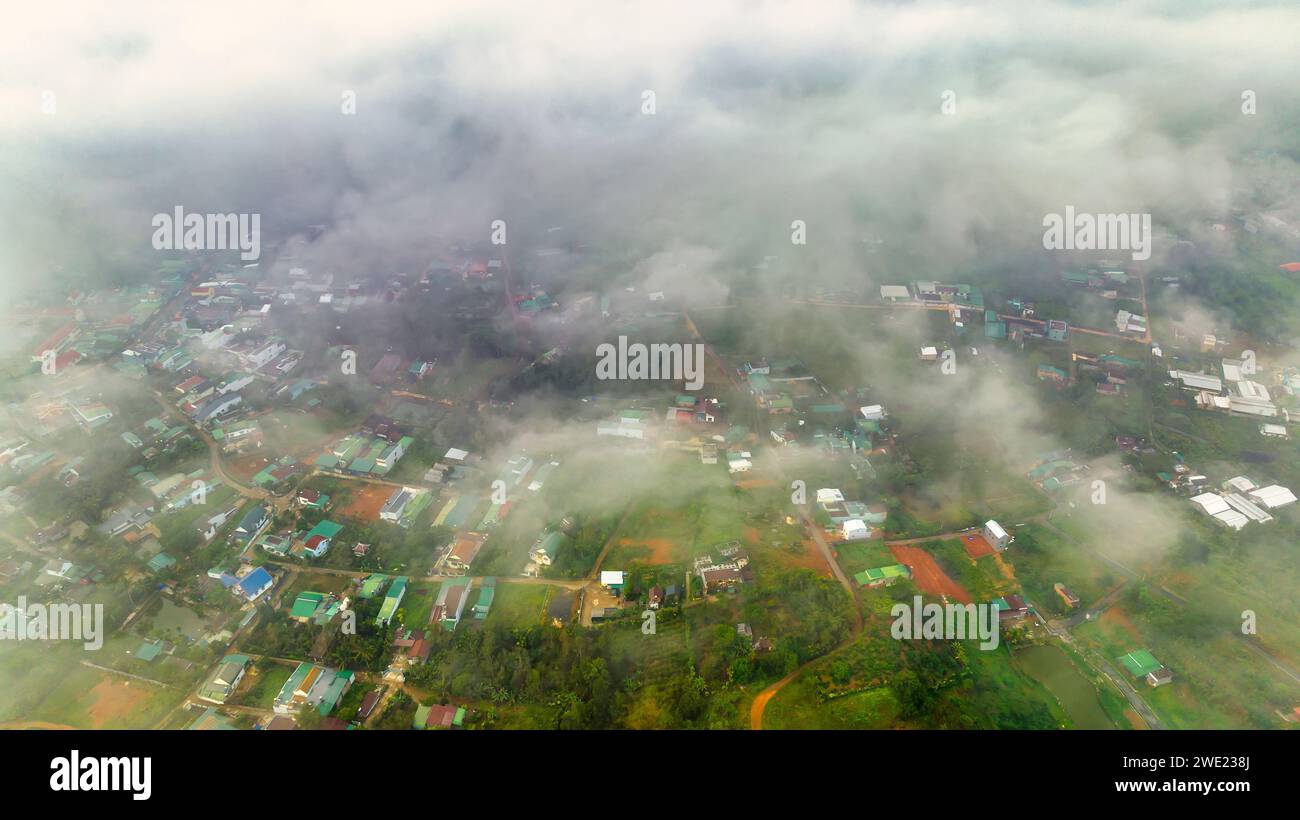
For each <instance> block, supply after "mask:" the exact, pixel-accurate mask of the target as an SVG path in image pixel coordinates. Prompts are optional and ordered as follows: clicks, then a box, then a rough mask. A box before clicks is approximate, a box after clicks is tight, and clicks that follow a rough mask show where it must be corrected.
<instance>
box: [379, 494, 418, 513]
mask: <svg viewBox="0 0 1300 820" xmlns="http://www.w3.org/2000/svg"><path fill="white" fill-rule="evenodd" d="M419 492H420V488H418V487H400V488H398V489H396V490H394V491H393V494H392V495H390V496H389V497H388V500H387V501H386V502H384V506H383V507H382V508H380V510H379V518H380V520H382V521H398V520H399V519H401V517H402V511H403V510H405V509H406V505H407V504H409V503H410V502H411V500H412V499H414V498H415V496H416V495H417V494H418V493H419Z"/></svg>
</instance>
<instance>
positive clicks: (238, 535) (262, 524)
mask: <svg viewBox="0 0 1300 820" xmlns="http://www.w3.org/2000/svg"><path fill="white" fill-rule="evenodd" d="M270 525H271V516H270V515H269V514H268V513H267V509H266V505H264V504H254V505H253V508H252V509H250V510H249V511H248V512H247V513H245V514H244V517H243V518H241V519H239V523H238V524H237V525H235V531H234V532H233V533H232V534H231V535H232V537H233V538H234V540H236V541H238V542H239V543H240V544H248V543H249V542H250V541H252V540H253V539H254V538H257V536H259V535H261V534H262V531H263V530H265V529H266V528H267V527H269V526H270Z"/></svg>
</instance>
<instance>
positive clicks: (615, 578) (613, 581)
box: [600, 569, 623, 587]
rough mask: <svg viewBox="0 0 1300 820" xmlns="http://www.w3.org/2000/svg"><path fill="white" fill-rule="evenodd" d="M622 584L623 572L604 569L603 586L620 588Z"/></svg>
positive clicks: (602, 574)
mask: <svg viewBox="0 0 1300 820" xmlns="http://www.w3.org/2000/svg"><path fill="white" fill-rule="evenodd" d="M622 583H623V573H622V571H621V570H619V571H615V570H608V569H602V570H601V571H600V585H601V586H606V587H609V586H618V585H619V584H622Z"/></svg>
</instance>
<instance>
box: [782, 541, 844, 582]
mask: <svg viewBox="0 0 1300 820" xmlns="http://www.w3.org/2000/svg"><path fill="white" fill-rule="evenodd" d="M781 555H782V557H784V558H785V559H786V560H787V561H789V562H790V563H791V564H793V565H794V566H797V567H804V568H806V569H810V570H812V571H813V572H816V573H817V574H819V575H824V576H826V577H827V578H829V577H831V576H832V575H833V574H834V573H832V572H831V568H830V565H828V564H827V563H826V558H825V556H823V555H822V551H821V548H819V547H818V546H817V542H816V541H807V540H805V541H804V542H803V555H791V554H790V553H787V552H782V553H781Z"/></svg>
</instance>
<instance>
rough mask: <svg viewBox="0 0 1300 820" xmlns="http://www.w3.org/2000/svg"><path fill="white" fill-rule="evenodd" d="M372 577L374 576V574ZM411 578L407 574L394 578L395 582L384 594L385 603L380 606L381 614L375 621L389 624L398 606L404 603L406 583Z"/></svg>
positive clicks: (383, 624) (382, 624)
mask: <svg viewBox="0 0 1300 820" xmlns="http://www.w3.org/2000/svg"><path fill="white" fill-rule="evenodd" d="M371 578H374V576H373V575H372V576H371ZM408 580H409V579H408V578H407V577H406V576H405V575H399V576H398V577H396V578H394V579H393V583H392V585H391V586H389V587H388V593H387V594H386V595H384V603H383V604H382V605H381V606H380V608H379V615H378V617H376V618H375V623H377V624H379V625H380V626H388V623H389V622H390V621H391V620H393V616H394V615H396V614H397V608H398V607H399V606H401V605H402V598H403V597H404V596H405V595H406V583H407V581H408Z"/></svg>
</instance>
